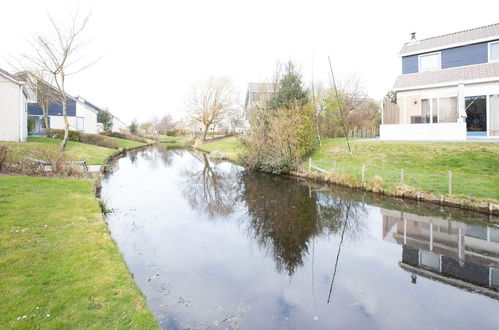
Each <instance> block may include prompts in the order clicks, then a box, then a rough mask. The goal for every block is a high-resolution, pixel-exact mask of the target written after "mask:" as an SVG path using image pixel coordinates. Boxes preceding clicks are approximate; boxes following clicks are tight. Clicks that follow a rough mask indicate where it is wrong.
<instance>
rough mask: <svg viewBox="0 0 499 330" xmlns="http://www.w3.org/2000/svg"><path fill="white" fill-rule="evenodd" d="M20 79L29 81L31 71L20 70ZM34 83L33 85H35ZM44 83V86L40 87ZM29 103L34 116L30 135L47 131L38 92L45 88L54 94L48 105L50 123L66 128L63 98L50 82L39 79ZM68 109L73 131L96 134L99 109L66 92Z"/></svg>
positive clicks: (70, 127) (52, 126)
mask: <svg viewBox="0 0 499 330" xmlns="http://www.w3.org/2000/svg"><path fill="white" fill-rule="evenodd" d="M16 76H17V77H18V79H20V80H23V81H27V79H28V76H29V73H27V72H20V73H18V74H17V75H16ZM34 84H35V83H33V84H32V85H34ZM39 84H44V85H43V88H40V89H39V88H38V87H39V86H40V85H39ZM31 89H32V90H31V91H30V95H31V97H30V98H29V100H28V101H29V103H28V116H29V117H30V118H32V120H33V123H34V126H33V127H32V128H31V131H30V132H29V134H30V135H40V134H43V133H45V131H44V130H45V129H46V127H44V122H43V111H42V108H41V107H40V105H39V102H40V101H41V102H43V99H41V98H42V96H41V95H38V94H37V93H38V92H39V91H40V90H43V91H44V93H45V94H52V95H53V96H52V97H51V102H49V106H48V111H47V112H48V124H49V128H52V129H64V128H65V125H64V116H63V114H62V112H63V110H62V104H61V99H60V97H59V96H58V95H59V94H58V92H57V90H56V88H55V87H53V86H52V85H50V84H49V83H47V82H45V81H43V80H38V81H37V82H36V88H35V87H33V86H31ZM66 111H67V117H68V122H69V129H70V130H73V131H81V132H85V133H92V134H96V133H98V131H97V114H98V112H99V109H98V108H96V107H93V106H91V105H89V104H88V102H87V101H86V100H85V99H84V98H82V97H81V96H77V97H73V96H71V95H69V94H66Z"/></svg>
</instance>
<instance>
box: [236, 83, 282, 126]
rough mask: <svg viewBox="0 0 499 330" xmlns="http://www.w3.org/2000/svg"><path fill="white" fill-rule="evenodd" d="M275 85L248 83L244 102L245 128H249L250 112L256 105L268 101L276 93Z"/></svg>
mask: <svg viewBox="0 0 499 330" xmlns="http://www.w3.org/2000/svg"><path fill="white" fill-rule="evenodd" d="M276 88H277V84H274V83H249V84H248V89H247V90H246V98H245V101H244V120H245V125H244V126H245V127H249V119H250V116H251V111H252V110H253V109H254V108H255V106H257V105H258V104H260V103H262V102H265V101H266V100H268V99H269V98H270V97H271V96H272V95H274V93H275V92H276Z"/></svg>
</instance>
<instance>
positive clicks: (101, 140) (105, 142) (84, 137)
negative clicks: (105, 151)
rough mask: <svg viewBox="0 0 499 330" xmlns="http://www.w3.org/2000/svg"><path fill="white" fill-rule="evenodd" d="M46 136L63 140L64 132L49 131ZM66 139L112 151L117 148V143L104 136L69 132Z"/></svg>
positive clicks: (61, 130) (58, 130) (57, 130)
mask: <svg viewBox="0 0 499 330" xmlns="http://www.w3.org/2000/svg"><path fill="white" fill-rule="evenodd" d="M47 136H48V137H51V138H53V139H63V138H64V130H63V129H50V130H49V132H48V134H47ZM68 139H69V141H75V142H82V143H87V144H93V145H96V146H100V147H106V148H113V149H117V148H118V143H117V142H116V140H113V139H111V138H109V137H107V136H105V135H99V134H87V133H82V132H79V131H69V135H68Z"/></svg>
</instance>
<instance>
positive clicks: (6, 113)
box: [0, 69, 28, 142]
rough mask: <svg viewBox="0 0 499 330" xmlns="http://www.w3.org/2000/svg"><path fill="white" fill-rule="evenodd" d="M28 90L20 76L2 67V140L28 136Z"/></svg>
mask: <svg viewBox="0 0 499 330" xmlns="http://www.w3.org/2000/svg"><path fill="white" fill-rule="evenodd" d="M27 104H28V90H27V88H26V86H25V83H24V82H23V81H22V80H21V79H19V78H18V77H16V76H14V75H12V74H10V73H8V72H7V71H4V70H2V69H0V141H15V142H25V141H26V139H27V137H28V108H27Z"/></svg>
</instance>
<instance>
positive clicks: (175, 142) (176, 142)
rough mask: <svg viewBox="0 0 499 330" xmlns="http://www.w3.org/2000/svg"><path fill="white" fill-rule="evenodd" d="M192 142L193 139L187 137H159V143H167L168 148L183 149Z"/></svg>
mask: <svg viewBox="0 0 499 330" xmlns="http://www.w3.org/2000/svg"><path fill="white" fill-rule="evenodd" d="M190 140H192V138H191V137H187V136H165V135H162V136H160V137H159V141H160V142H163V143H167V145H168V146H175V147H183V146H185V145H186V144H187V142H189V141H190Z"/></svg>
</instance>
